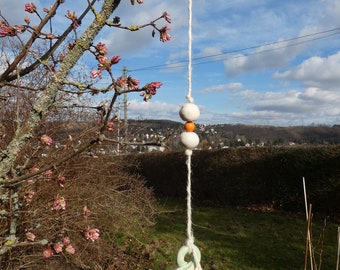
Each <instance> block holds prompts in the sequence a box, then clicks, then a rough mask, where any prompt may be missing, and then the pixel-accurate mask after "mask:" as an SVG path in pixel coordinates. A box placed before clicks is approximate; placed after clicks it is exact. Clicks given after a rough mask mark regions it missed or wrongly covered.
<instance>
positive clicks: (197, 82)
mask: <svg viewBox="0 0 340 270" xmlns="http://www.w3.org/2000/svg"><path fill="white" fill-rule="evenodd" d="M1 2H2V4H1V5H0V7H1V12H2V14H9V15H10V16H11V18H19V17H18V16H22V15H21V14H23V12H22V10H23V8H22V6H23V5H24V3H26V2H25V1H10V0H1ZM47 2H48V3H50V2H52V1H46V0H44V1H41V3H42V4H43V5H45V6H46V5H47V4H46V3H47ZM75 2H77V3H75ZM80 2H86V1H85V0H77V1H70V0H66V3H65V4H64V5H65V9H70V10H75V11H77V9H79V5H80ZM35 3H37V5H39V3H38V2H37V1H36V2H35ZM99 3H100V2H99ZM43 5H40V6H43ZM66 5H67V7H66ZM164 11H166V12H167V13H169V14H170V17H171V19H172V23H171V24H170V25H168V26H169V28H170V29H171V30H170V31H169V33H170V35H171V40H170V41H169V42H164V43H163V42H160V41H159V38H158V36H155V37H154V38H153V37H152V36H151V31H152V29H151V28H145V29H143V30H140V31H138V32H129V31H126V30H122V29H115V28H114V29H113V28H106V29H104V30H103V31H102V32H101V34H100V35H99V36H98V38H97V40H96V42H99V41H101V42H104V43H106V44H107V46H108V48H109V54H110V55H112V56H113V55H120V57H121V58H122V60H121V61H120V63H119V64H117V65H115V66H114V67H113V69H114V73H115V74H116V76H117V77H118V76H121V75H122V72H123V67H124V66H126V67H127V69H128V75H130V76H132V77H134V78H138V79H139V80H140V81H141V85H144V84H145V83H147V82H151V81H161V82H162V83H163V86H162V87H161V89H159V90H158V92H157V95H155V96H154V97H153V98H152V99H151V100H150V101H148V102H144V101H143V100H142V98H141V97H139V95H138V94H132V95H129V96H128V104H129V105H128V116H129V118H132V119H168V120H173V121H179V122H181V121H182V120H181V119H180V117H179V114H178V112H179V110H180V107H181V106H182V105H183V104H185V103H187V100H186V98H185V96H186V95H187V91H188V67H187V60H188V2H187V1H184V0H171V1H156V0H144V4H142V5H137V4H135V5H134V6H131V4H130V1H128V0H122V1H121V4H120V6H119V7H118V8H117V10H116V11H115V13H114V16H119V17H120V18H121V23H122V25H140V24H144V23H148V22H150V21H151V20H153V19H155V18H156V17H158V16H160V15H161V14H162V13H163V12H164ZM192 16H193V24H192V63H193V64H192V97H193V98H194V103H195V104H196V105H198V106H199V108H200V111H201V115H200V117H199V119H198V120H197V121H196V122H197V123H202V124H247V125H272V126H299V125H334V124H340V1H338V0H299V1H296V0H285V1H277V0H257V1H254V0H229V1H226V0H193V9H192ZM85 23H86V22H85ZM61 24H62V22H61ZM165 24H166V22H165V21H164V20H162V21H160V23H159V26H160V27H161V26H163V25H165ZM82 62H83V63H84V65H86V66H87V68H88V69H89V70H90V69H93V68H94V67H95V65H96V63H95V62H94V61H93V60H91V59H87V58H84V59H82ZM104 82H105V78H104ZM104 82H102V83H103V84H104Z"/></svg>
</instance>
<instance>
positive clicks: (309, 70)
mask: <svg viewBox="0 0 340 270" xmlns="http://www.w3.org/2000/svg"><path fill="white" fill-rule="evenodd" d="M274 78H279V79H286V80H296V81H301V82H302V83H303V85H305V86H308V87H319V88H328V89H333V90H336V91H338V90H339V85H340V52H338V53H336V54H333V55H330V56H328V57H326V58H322V57H319V56H313V57H311V58H309V59H307V60H305V61H303V62H302V63H301V64H300V65H298V66H297V67H295V68H293V69H291V70H288V71H285V72H281V73H280V72H276V73H275V74H274Z"/></svg>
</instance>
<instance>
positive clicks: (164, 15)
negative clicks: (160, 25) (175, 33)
mask: <svg viewBox="0 0 340 270" xmlns="http://www.w3.org/2000/svg"><path fill="white" fill-rule="evenodd" d="M169 16H170V14H169V13H167V12H166V11H165V12H164V13H163V17H164V19H165V20H166V21H167V22H168V23H171V18H170V17H169Z"/></svg>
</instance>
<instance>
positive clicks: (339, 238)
mask: <svg viewBox="0 0 340 270" xmlns="http://www.w3.org/2000/svg"><path fill="white" fill-rule="evenodd" d="M339 263H340V227H338V254H337V256H336V270H339Z"/></svg>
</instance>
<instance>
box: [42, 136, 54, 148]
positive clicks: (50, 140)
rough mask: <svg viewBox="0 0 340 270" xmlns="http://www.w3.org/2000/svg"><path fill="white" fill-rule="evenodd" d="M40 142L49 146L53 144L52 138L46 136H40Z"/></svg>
mask: <svg viewBox="0 0 340 270" xmlns="http://www.w3.org/2000/svg"><path fill="white" fill-rule="evenodd" d="M40 140H41V141H42V142H43V143H44V144H46V145H51V144H52V143H53V140H52V138H51V137H50V136H48V135H46V134H45V135H42V136H41V137H40Z"/></svg>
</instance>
